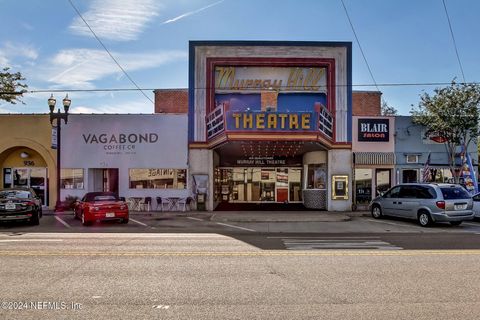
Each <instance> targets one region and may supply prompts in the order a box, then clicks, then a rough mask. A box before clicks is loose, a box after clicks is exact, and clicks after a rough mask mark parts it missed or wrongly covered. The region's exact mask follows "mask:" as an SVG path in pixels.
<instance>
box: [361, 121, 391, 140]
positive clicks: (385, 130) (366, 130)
mask: <svg viewBox="0 0 480 320" xmlns="http://www.w3.org/2000/svg"><path fill="white" fill-rule="evenodd" d="M389 136H390V127H389V120H388V119H358V141H366V142H388V141H389Z"/></svg>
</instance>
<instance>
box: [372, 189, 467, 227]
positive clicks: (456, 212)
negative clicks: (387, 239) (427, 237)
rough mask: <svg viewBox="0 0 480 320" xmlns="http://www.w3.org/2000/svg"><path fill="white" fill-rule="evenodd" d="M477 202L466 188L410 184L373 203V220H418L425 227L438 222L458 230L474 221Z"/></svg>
mask: <svg viewBox="0 0 480 320" xmlns="http://www.w3.org/2000/svg"><path fill="white" fill-rule="evenodd" d="M472 207H473V200H472V197H471V196H470V194H469V193H468V192H467V190H465V189H464V188H463V187H461V186H460V185H457V184H447V183H438V184H436V183H406V184H401V185H397V186H394V187H393V188H391V189H389V190H388V191H387V192H385V193H384V194H382V195H380V196H378V197H376V198H375V199H373V200H372V202H370V205H369V208H370V211H371V213H372V216H373V217H374V218H375V219H379V218H381V217H382V216H396V217H403V218H411V219H416V220H417V221H418V223H419V224H420V225H421V226H422V227H426V226H429V225H430V224H432V223H434V222H450V223H451V224H452V225H454V226H458V225H460V224H461V223H462V221H465V220H472V219H473V211H472Z"/></svg>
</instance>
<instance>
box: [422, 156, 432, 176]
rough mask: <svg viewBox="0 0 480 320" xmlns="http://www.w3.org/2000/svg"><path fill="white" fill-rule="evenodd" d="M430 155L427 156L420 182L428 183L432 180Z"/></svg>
mask: <svg viewBox="0 0 480 320" xmlns="http://www.w3.org/2000/svg"><path fill="white" fill-rule="evenodd" d="M430 155H431V153H429V154H428V158H427V161H426V162H425V165H424V167H423V175H422V182H430V180H431V179H432V176H431V174H430Z"/></svg>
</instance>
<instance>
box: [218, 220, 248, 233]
mask: <svg viewBox="0 0 480 320" xmlns="http://www.w3.org/2000/svg"><path fill="white" fill-rule="evenodd" d="M215 223H216V224H219V225H221V226H226V227H230V228H236V229H240V230H245V231H251V232H255V230H252V229H248V228H244V227H238V226H234V225H231V224H227V223H221V222H215Z"/></svg>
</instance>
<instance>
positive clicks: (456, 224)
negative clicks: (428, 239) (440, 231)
mask: <svg viewBox="0 0 480 320" xmlns="http://www.w3.org/2000/svg"><path fill="white" fill-rule="evenodd" d="M450 224H451V225H452V226H459V225H461V224H462V221H450Z"/></svg>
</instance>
